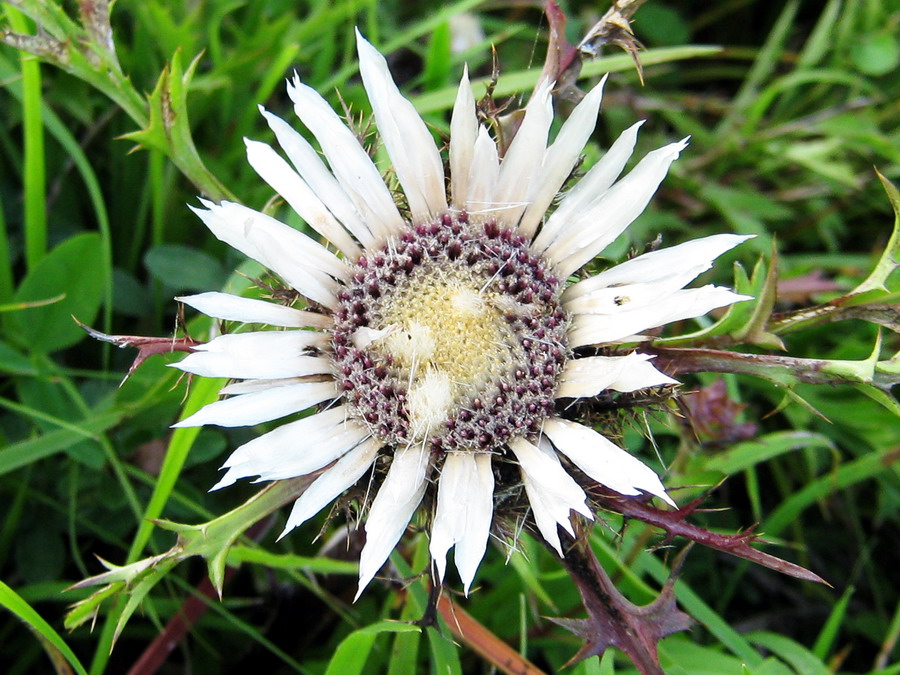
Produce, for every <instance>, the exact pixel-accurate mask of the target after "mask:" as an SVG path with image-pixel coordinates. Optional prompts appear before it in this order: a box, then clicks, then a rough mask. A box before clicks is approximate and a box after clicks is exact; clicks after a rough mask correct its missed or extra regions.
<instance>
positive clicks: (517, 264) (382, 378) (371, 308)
mask: <svg viewBox="0 0 900 675" xmlns="http://www.w3.org/2000/svg"><path fill="white" fill-rule="evenodd" d="M559 287H560V284H559V281H558V280H557V279H555V278H554V277H553V276H552V275H551V274H550V273H549V271H548V269H547V267H546V265H545V263H544V262H543V260H541V259H540V258H539V257H537V256H535V255H534V254H533V253H532V252H531V251H530V250H529V248H528V245H527V242H526V241H525V240H524V238H522V237H521V236H519V235H516V234H515V233H513V232H511V231H509V230H503V229H500V228H499V227H498V226H497V224H496V222H493V221H490V222H487V223H471V222H469V219H468V217H467V216H466V215H465V214H460V215H459V216H458V217H456V218H454V217H452V216H449V215H447V216H444V217H443V218H441V219H440V220H439V221H438V222H436V223H431V224H427V225H419V226H417V227H415V228H414V229H411V230H410V231H408V232H406V233H404V234H403V235H402V236H401V237H399V238H398V239H395V240H392V241H390V242H388V244H386V245H385V246H384V247H383V248H382V249H381V250H380V251H378V252H376V253H375V254H373V255H371V256H370V257H362V258H360V259H359V261H357V264H356V270H355V271H354V274H353V276H352V280H351V282H350V283H349V284H348V286H347V288H346V289H345V290H344V291H343V292H342V293H341V294H340V296H339V297H340V302H341V307H340V308H339V309H338V311H337V312H336V316H335V318H336V321H335V330H334V337H333V346H334V354H335V362H336V364H335V365H336V371H337V372H336V376H337V378H338V380H339V382H340V383H341V388H342V389H343V391H344V395H345V397H346V398H347V401H348V404H349V406H350V409H351V411H352V412H353V413H354V414H355V415H356V416H358V417H359V418H361V419H362V420H364V421H365V422H366V423H367V424H368V425H369V428H370V429H371V430H372V433H373V434H374V435H376V436H378V437H380V438H381V439H382V440H384V441H385V442H386V443H391V444H395V445H396V444H401V443H403V444H406V443H415V442H429V443H431V445H432V446H433V447H434V448H436V449H439V448H442V449H445V450H464V449H469V450H482V451H492V450H496V449H498V448H499V446H501V445H502V444H503V443H504V442H505V441H506V440H507V439H509V438H510V437H511V436H513V435H523V434H527V435H531V434H535V433H536V432H537V431H538V430H539V428H540V422H541V421H542V420H543V418H544V417H545V416H546V415H547V414H548V413H549V412H550V411H551V410H552V408H553V401H554V394H555V391H556V386H557V377H558V375H559V373H560V371H561V370H562V367H563V365H564V363H565V358H566V345H565V333H566V325H565V323H566V322H565V315H564V313H563V311H562V309H561V307H560V304H559V291H560V288H559Z"/></svg>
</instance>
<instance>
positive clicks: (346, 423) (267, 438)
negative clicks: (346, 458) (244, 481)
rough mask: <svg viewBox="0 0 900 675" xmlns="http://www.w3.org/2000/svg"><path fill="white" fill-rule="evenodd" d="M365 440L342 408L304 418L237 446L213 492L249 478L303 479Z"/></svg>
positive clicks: (365, 434)
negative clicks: (300, 477)
mask: <svg viewBox="0 0 900 675" xmlns="http://www.w3.org/2000/svg"><path fill="white" fill-rule="evenodd" d="M368 436H369V432H368V430H367V429H366V428H365V427H363V426H362V425H361V424H358V423H357V422H355V421H353V420H352V419H348V418H347V411H346V410H345V409H344V408H343V407H337V408H332V409H331V410H326V411H325V412H320V413H316V414H314V415H310V416H309V417H304V418H303V419H301V420H297V421H296V422H291V423H290V424H284V425H282V426H280V427H278V428H277V429H275V430H273V431H270V432H269V433H267V434H263V435H262V436H259V437H257V438H254V439H253V440H252V441H250V442H249V443H245V444H244V445H242V446H240V447H239V448H238V449H237V450H235V451H234V452H233V453H232V454H231V456H230V457H229V458H228V459H227V460H226V461H225V464H223V465H222V468H223V469H228V471H227V472H226V473H225V475H224V476H222V479H221V480H220V481H219V482H218V483H216V485H215V486H213V488H212V489H213V490H218V489H220V488H223V487H227V486H229V485H231V484H233V483H234V482H235V481H236V480H238V479H240V478H247V477H249V476H258V477H259V478H258V479H257V481H265V480H284V479H287V478H295V477H296V476H305V475H306V474H309V473H312V472H313V471H318V470H319V469H321V468H322V467H323V466H327V465H328V464H330V463H331V462H333V461H334V460H336V459H338V458H339V457H341V456H343V455H344V454H345V453H346V452H347V451H348V450H350V449H351V448H353V447H355V446H356V445H357V444H358V443H360V442H361V441H362V440H363V439H365V438H367V437H368Z"/></svg>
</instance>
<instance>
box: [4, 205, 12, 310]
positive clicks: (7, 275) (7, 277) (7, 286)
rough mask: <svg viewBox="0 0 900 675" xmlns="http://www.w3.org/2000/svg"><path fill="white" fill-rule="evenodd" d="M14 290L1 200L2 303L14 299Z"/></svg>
mask: <svg viewBox="0 0 900 675" xmlns="http://www.w3.org/2000/svg"><path fill="white" fill-rule="evenodd" d="M14 290H15V289H14V288H13V275H12V260H11V259H10V251H9V237H8V235H7V233H6V218H4V217H3V202H2V201H0V305H2V304H6V303H8V302H9V301H10V300H12V297H13V291H14Z"/></svg>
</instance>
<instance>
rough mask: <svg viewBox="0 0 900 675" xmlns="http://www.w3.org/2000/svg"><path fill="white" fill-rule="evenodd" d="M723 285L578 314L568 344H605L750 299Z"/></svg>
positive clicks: (575, 345)
mask: <svg viewBox="0 0 900 675" xmlns="http://www.w3.org/2000/svg"><path fill="white" fill-rule="evenodd" d="M751 299H752V298H751V297H749V296H747V295H739V294H738V293H735V292H734V291H732V290H730V289H728V288H723V287H722V286H703V287H702V288H688V289H685V290H682V291H676V292H675V293H672V294H670V295H667V296H666V297H665V298H663V299H661V301H660V302H656V303H650V304H648V305H642V306H641V307H638V308H636V309H634V310H630V309H628V308H626V307H625V306H624V305H623V307H622V309H621V311H619V312H616V313H614V314H593V313H591V314H575V315H573V319H572V325H571V326H570V328H569V334H568V338H569V347H571V348H575V347H583V346H585V345H595V344H603V343H607V342H613V341H616V340H621V339H623V338H627V337H631V336H633V335H638V334H639V333H640V332H641V331H644V330H647V329H649V328H656V327H657V326H662V325H664V324H667V323H672V322H673V321H681V320H682V319H693V318H695V317H698V316H702V315H703V314H706V313H707V312H709V311H710V310H713V309H716V308H718V307H725V306H726V305H731V304H733V303H735V302H741V301H743V300H751Z"/></svg>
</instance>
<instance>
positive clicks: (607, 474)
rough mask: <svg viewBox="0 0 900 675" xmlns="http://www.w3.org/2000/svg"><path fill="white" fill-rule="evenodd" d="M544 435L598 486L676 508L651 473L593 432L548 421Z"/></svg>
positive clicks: (559, 421)
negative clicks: (653, 498)
mask: <svg viewBox="0 0 900 675" xmlns="http://www.w3.org/2000/svg"><path fill="white" fill-rule="evenodd" d="M543 433H544V435H545V436H546V437H547V438H549V439H550V441H551V442H552V443H553V445H554V446H556V448H557V450H559V451H560V452H561V453H562V454H564V455H565V456H566V457H568V458H569V459H570V460H572V463H573V464H575V466H577V467H578V468H579V469H581V470H582V471H584V473H586V474H587V475H588V476H589V477H590V478H593V479H594V480H595V481H597V482H598V483H600V484H601V485H605V486H606V487H608V488H610V489H612V490H615V491H616V492H618V493H620V494H623V495H638V494H640V493H641V491H644V492H649V493H650V494H652V495H656V496H657V497H659V498H660V499H662V500H664V501H665V502H666V503H667V504H669V505H671V506H675V502H673V501H672V498H671V497H669V495H667V494H666V489H665V487H663V484H662V483H661V482H660V480H659V477H658V476H657V475H656V472H654V471H653V469H651V468H650V467H649V466H647V465H646V464H644V463H643V462H642V461H641V460H639V459H638V458H637V457H635V456H633V455H631V454H629V453H628V452H626V451H625V450H623V449H622V448H620V447H619V446H617V445H616V444H615V443H613V442H612V441H610V440H608V439H606V438H604V437H603V436H601V435H600V434H598V433H597V432H596V431H594V430H593V429H589V428H588V427H586V426H583V425H581V424H577V423H575V422H570V421H568V420H563V419H559V418H556V417H550V418H548V419H547V420H546V421H545V422H544V428H543Z"/></svg>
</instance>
